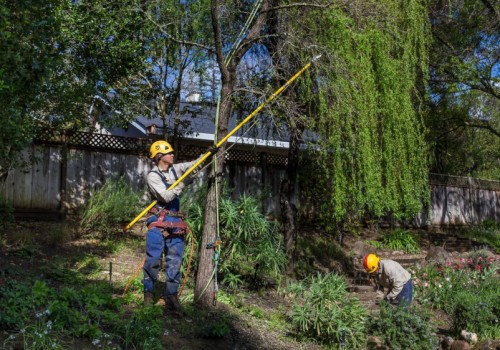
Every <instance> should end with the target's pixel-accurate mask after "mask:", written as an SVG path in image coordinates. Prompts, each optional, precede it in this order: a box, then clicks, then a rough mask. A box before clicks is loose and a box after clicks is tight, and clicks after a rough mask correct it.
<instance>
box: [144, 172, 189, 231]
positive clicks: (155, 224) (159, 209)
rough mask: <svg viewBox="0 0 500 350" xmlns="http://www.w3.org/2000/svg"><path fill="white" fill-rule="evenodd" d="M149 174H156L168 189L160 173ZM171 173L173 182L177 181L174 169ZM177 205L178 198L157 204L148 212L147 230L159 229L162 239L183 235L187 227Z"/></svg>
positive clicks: (165, 180)
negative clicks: (149, 214) (173, 178)
mask: <svg viewBox="0 0 500 350" xmlns="http://www.w3.org/2000/svg"><path fill="white" fill-rule="evenodd" d="M150 172H153V173H156V174H158V175H159V176H160V178H161V180H162V182H163V183H164V184H165V186H166V187H167V188H169V187H170V185H171V184H169V183H168V181H167V178H166V177H165V176H164V175H163V174H162V173H161V172H159V171H156V170H151V171H150ZM172 172H173V175H174V177H175V180H177V179H178V177H177V173H176V172H175V168H174V167H172ZM179 204H180V201H179V197H176V198H175V199H174V200H172V201H171V202H169V203H161V202H158V204H157V205H156V206H154V207H153V208H152V209H151V210H150V213H151V216H150V217H149V218H148V220H147V226H148V230H151V229H152V228H159V229H160V230H161V232H162V235H163V236H164V237H171V236H173V235H175V236H181V235H185V234H186V232H187V230H188V225H187V224H186V223H185V222H184V221H183V220H184V217H185V215H184V213H183V212H182V211H180V210H179Z"/></svg>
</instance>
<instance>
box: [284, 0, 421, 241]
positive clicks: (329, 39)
mask: <svg viewBox="0 0 500 350" xmlns="http://www.w3.org/2000/svg"><path fill="white" fill-rule="evenodd" d="M318 5H320V4H318ZM291 19H294V20H293V21H292V20H291ZM276 21H277V23H276V25H275V27H276V28H277V29H276V32H281V33H286V34H287V35H285V36H283V37H282V39H281V42H278V43H277V44H275V49H276V52H278V53H279V56H280V62H281V64H282V67H283V62H287V64H288V67H290V68H289V69H290V70H293V67H294V66H296V65H297V61H299V62H300V61H302V62H305V61H306V60H310V59H311V57H312V56H313V55H315V54H322V57H321V59H320V61H319V62H318V63H317V64H316V69H315V70H314V71H311V73H312V72H314V74H310V75H309V76H308V77H307V78H306V77H304V78H302V79H300V80H299V81H298V82H297V86H296V89H295V91H296V96H295V98H296V101H298V102H299V105H300V106H302V108H299V109H297V110H296V111H297V112H296V113H295V116H294V117H293V118H292V119H291V120H290V121H289V122H288V124H289V125H290V127H291V128H292V134H294V132H293V129H294V128H295V129H296V128H304V126H306V127H307V129H308V130H309V131H312V132H313V133H312V136H311V137H310V138H309V142H310V147H309V149H308V151H307V152H306V154H305V157H303V158H302V159H301V160H300V161H299V160H297V161H298V162H301V163H297V164H300V165H301V166H300V168H301V169H303V170H304V173H303V175H305V176H302V177H301V178H302V181H301V189H302V191H301V192H302V193H301V196H302V198H303V200H302V202H301V204H300V206H301V208H303V209H305V210H308V209H310V208H313V209H314V211H315V213H316V214H317V215H318V217H319V218H320V219H321V220H322V221H323V223H324V224H325V226H327V227H331V228H332V229H335V228H337V229H340V230H341V231H342V230H343V229H344V228H345V227H346V225H349V224H350V223H355V222H360V221H361V220H363V219H365V218H367V217H379V216H382V215H385V214H391V215H393V216H394V217H395V218H406V219H411V218H413V217H414V215H415V214H417V213H418V212H419V211H421V209H422V205H423V203H425V201H426V200H427V199H428V186H427V172H428V165H427V160H426V159H427V148H426V146H425V142H424V133H425V130H424V128H423V124H422V120H421V116H420V104H421V99H422V96H421V94H420V91H422V89H421V87H422V86H424V85H425V79H426V77H427V65H428V59H427V51H428V34H429V33H428V30H429V23H428V19H427V8H426V4H425V2H422V1H419V0H410V1H402V0H383V1H353V2H348V3H347V2H334V3H333V4H332V3H330V4H329V6H328V7H326V8H324V7H321V8H318V7H314V6H307V7H298V6H295V7H293V6H290V7H289V10H288V11H287V12H285V13H283V12H282V13H281V15H280V16H279V17H278V18H277V20H276ZM298 65H300V63H299V64H298ZM284 67H286V66H284ZM299 131H300V130H299ZM299 134H300V132H299ZM301 135H302V134H301ZM302 141H304V140H302ZM295 145H297V143H295ZM290 152H296V150H293V149H291V150H290ZM289 159H293V158H289ZM295 168H296V169H298V168H299V167H298V166H297V167H295ZM289 169H291V170H293V168H291V167H289ZM289 176H292V177H293V174H289ZM292 190H293V189H290V191H292ZM291 227H296V226H294V225H292V226H291ZM288 234H289V235H291V234H293V233H290V232H289V233H288Z"/></svg>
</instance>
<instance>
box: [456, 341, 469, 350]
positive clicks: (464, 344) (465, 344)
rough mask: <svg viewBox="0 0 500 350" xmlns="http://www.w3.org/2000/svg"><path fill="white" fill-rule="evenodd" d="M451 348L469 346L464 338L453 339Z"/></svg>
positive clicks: (459, 348) (462, 349) (465, 349)
mask: <svg viewBox="0 0 500 350" xmlns="http://www.w3.org/2000/svg"><path fill="white" fill-rule="evenodd" d="M451 350H470V346H469V343H467V342H466V341H465V340H455V341H454V342H453V344H451Z"/></svg>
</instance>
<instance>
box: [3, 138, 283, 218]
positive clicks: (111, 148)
mask: <svg viewBox="0 0 500 350" xmlns="http://www.w3.org/2000/svg"><path fill="white" fill-rule="evenodd" d="M150 143H151V140H147V139H135V138H127V137H116V136H111V135H99V134H90V133H75V134H73V135H71V136H70V137H62V136H61V135H55V134H54V135H49V134H46V135H45V138H41V139H38V140H37V142H35V144H33V145H32V147H31V148H30V149H27V150H25V154H24V158H25V159H30V163H31V164H32V165H31V166H25V167H22V168H19V169H15V170H12V171H10V172H9V173H8V175H7V178H6V179H5V181H4V182H3V183H0V198H4V199H5V200H7V202H8V203H9V204H11V205H12V206H13V207H14V208H15V210H16V214H17V215H19V216H23V215H29V216H54V215H56V216H64V215H65V214H72V213H74V212H75V211H76V210H77V209H78V208H80V207H81V206H82V205H83V204H84V203H85V201H86V199H87V198H88V197H89V196H90V195H92V193H93V192H94V191H95V190H96V189H99V188H100V187H101V186H102V185H103V184H104V183H105V182H106V180H108V179H117V178H120V177H123V178H124V179H125V180H126V181H127V183H129V184H130V186H131V188H132V189H133V190H134V191H142V192H143V193H144V195H145V196H147V191H146V182H145V179H146V175H147V173H148V172H149V170H150V169H151V166H152V162H151V160H150V159H149V158H148V157H147V156H146V154H147V152H148V151H149V144H150ZM209 146H210V144H208V143H206V144H203V143H198V144H196V143H193V142H192V141H189V142H187V141H185V140H179V142H178V144H177V145H176V146H175V148H176V161H179V162H182V161H187V160H194V159H196V158H197V157H198V156H200V155H201V154H204V153H205V152H206V151H207V149H208V147H209ZM247 147H248V146H247ZM283 152H286V150H285V151H282V153H281V154H279V153H269V152H262V150H260V151H259V150H258V149H256V148H251V147H250V148H247V149H241V148H237V147H231V148H230V149H229V150H228V151H227V152H225V153H224V157H225V159H226V169H225V178H226V180H227V181H228V183H229V184H230V185H231V186H232V187H233V188H234V190H235V191H234V194H235V196H237V195H239V194H241V193H248V194H252V195H258V196H260V197H261V198H263V207H264V210H265V211H266V212H268V213H271V212H274V213H278V212H279V193H278V192H277V191H278V190H279V183H280V181H281V178H282V177H283V176H284V172H285V171H284V169H285V166H286V159H287V158H286V153H283ZM206 163H208V161H207V162H206ZM263 193H265V196H264V195H263Z"/></svg>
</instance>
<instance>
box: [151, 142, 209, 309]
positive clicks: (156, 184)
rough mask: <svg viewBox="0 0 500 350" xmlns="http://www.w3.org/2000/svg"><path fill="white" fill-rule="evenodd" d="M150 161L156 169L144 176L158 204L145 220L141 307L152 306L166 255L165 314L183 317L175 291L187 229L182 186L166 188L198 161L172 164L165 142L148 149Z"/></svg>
mask: <svg viewBox="0 0 500 350" xmlns="http://www.w3.org/2000/svg"><path fill="white" fill-rule="evenodd" d="M210 151H211V152H212V153H215V152H217V149H216V148H215V147H212V148H211V149H210ZM149 157H150V158H151V159H152V160H153V161H154V164H155V165H154V166H153V168H152V169H151V171H150V172H149V173H148V175H147V185H148V189H149V192H150V194H151V196H152V197H153V198H154V199H156V200H157V204H156V206H155V207H154V208H153V209H152V215H151V216H150V217H149V218H148V220H147V225H148V232H147V234H146V259H145V262H144V267H143V270H144V279H143V280H142V283H143V286H144V304H145V305H152V304H153V289H154V284H155V282H156V280H157V278H158V272H159V269H160V259H161V255H162V253H165V270H166V289H165V306H166V308H167V310H170V311H174V312H177V313H182V307H181V305H180V303H179V297H178V290H179V282H180V277H181V274H180V267H181V263H182V256H183V254H184V236H185V234H186V230H187V225H186V223H185V222H184V221H183V218H184V217H183V214H182V212H181V211H179V203H180V201H179V195H180V194H181V192H182V190H183V188H184V187H185V183H184V182H180V183H179V184H178V185H177V186H176V187H174V188H173V189H171V190H169V189H168V188H169V187H170V186H171V185H172V184H173V183H174V182H176V181H177V179H179V178H180V177H181V176H182V174H184V173H185V172H186V171H187V170H188V169H190V168H191V167H192V166H193V165H194V164H195V163H196V161H197V160H195V161H192V162H185V163H179V164H174V149H173V148H172V146H171V145H170V144H169V143H168V142H167V141H156V142H154V143H153V144H152V145H151V147H150V151H149Z"/></svg>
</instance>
